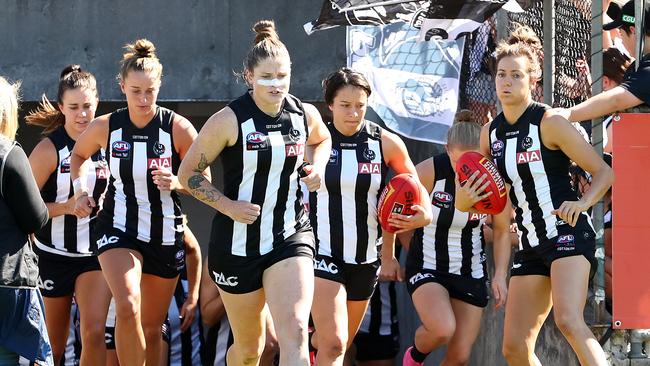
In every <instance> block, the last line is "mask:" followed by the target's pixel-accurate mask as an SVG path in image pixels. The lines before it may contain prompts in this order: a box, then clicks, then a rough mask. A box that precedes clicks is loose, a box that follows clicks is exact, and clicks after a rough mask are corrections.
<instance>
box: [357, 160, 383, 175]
mask: <svg viewBox="0 0 650 366" xmlns="http://www.w3.org/2000/svg"><path fill="white" fill-rule="evenodd" d="M359 174H381V164H379V163H359Z"/></svg>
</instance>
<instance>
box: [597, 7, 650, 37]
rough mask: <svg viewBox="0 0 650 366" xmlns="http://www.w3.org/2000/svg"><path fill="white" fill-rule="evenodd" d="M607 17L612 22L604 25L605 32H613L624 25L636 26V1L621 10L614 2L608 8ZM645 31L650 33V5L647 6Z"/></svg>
mask: <svg viewBox="0 0 650 366" xmlns="http://www.w3.org/2000/svg"><path fill="white" fill-rule="evenodd" d="M607 16H608V17H610V18H612V21H611V22H609V23H607V24H605V25H603V30H606V31H608V30H612V29H616V28H620V27H622V26H624V25H628V26H632V27H634V26H635V21H636V18H635V17H634V0H630V1H628V2H627V3H625V5H623V7H622V8H621V6H620V5H618V4H617V3H616V2H614V1H612V2H611V4H609V7H608V8H607ZM644 27H645V30H646V31H650V4H646V5H645V24H644Z"/></svg>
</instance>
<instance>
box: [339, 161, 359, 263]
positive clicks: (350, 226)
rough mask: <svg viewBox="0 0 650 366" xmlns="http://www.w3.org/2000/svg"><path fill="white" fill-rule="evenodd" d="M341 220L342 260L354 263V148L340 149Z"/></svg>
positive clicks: (355, 215) (356, 169)
mask: <svg viewBox="0 0 650 366" xmlns="http://www.w3.org/2000/svg"><path fill="white" fill-rule="evenodd" d="M340 161H341V177H340V179H341V181H340V182H341V183H340V184H341V196H342V197H341V198H342V199H341V221H342V222H343V260H344V261H345V262H346V263H355V258H356V256H357V225H356V222H357V205H356V200H355V199H354V198H355V197H354V192H355V190H356V183H357V179H356V177H357V175H358V174H359V163H358V161H357V151H356V150H347V149H343V150H341V160H340Z"/></svg>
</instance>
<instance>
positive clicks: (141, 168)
mask: <svg viewBox="0 0 650 366" xmlns="http://www.w3.org/2000/svg"><path fill="white" fill-rule="evenodd" d="M147 158H148V157H147V142H145V141H136V142H133V157H132V159H131V162H132V164H133V190H134V193H135V199H136V201H137V208H136V209H137V210H138V213H137V214H138V236H137V239H138V240H141V241H145V242H149V241H150V240H151V202H149V189H148V187H147V175H148V174H149V172H148V171H147V160H148V159H147Z"/></svg>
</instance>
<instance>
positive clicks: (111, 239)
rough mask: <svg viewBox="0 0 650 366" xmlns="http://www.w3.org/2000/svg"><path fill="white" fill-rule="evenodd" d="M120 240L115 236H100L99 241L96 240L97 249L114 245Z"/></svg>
mask: <svg viewBox="0 0 650 366" xmlns="http://www.w3.org/2000/svg"><path fill="white" fill-rule="evenodd" d="M119 240H120V238H119V237H117V236H106V235H104V236H102V238H101V239H99V240H97V248H101V247H103V246H104V245H107V244H115V243H117V242H118V241H119Z"/></svg>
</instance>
